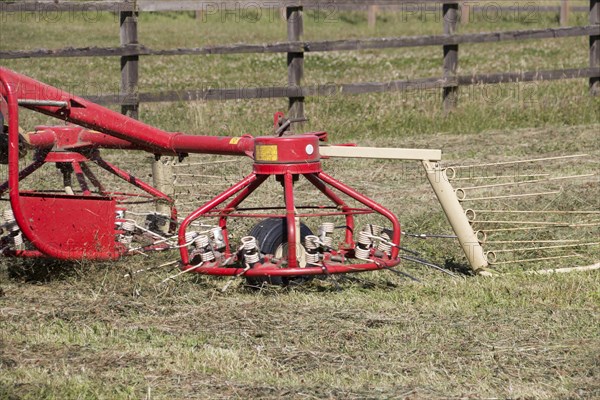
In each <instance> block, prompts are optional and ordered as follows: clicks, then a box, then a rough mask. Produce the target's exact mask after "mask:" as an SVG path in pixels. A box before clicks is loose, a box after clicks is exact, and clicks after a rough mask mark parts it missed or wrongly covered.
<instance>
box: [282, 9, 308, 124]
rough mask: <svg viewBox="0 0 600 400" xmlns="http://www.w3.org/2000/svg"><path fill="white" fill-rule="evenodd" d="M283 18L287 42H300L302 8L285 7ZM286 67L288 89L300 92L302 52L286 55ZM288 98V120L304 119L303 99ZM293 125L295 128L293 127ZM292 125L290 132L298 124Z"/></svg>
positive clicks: (302, 65)
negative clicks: (285, 23)
mask: <svg viewBox="0 0 600 400" xmlns="http://www.w3.org/2000/svg"><path fill="white" fill-rule="evenodd" d="M285 16H286V19H287V36H288V41H290V42H297V41H301V40H302V36H303V34H304V23H303V20H302V7H286V9H285ZM287 65H288V87H289V88H290V89H291V88H294V89H297V90H298V92H299V91H300V85H301V83H302V77H303V75H304V52H299V53H287ZM298 94H299V96H291V97H289V109H288V117H289V118H304V97H303V96H302V95H301V93H298ZM294 125H295V126H294ZM294 125H292V130H293V129H294V128H295V127H299V124H294Z"/></svg>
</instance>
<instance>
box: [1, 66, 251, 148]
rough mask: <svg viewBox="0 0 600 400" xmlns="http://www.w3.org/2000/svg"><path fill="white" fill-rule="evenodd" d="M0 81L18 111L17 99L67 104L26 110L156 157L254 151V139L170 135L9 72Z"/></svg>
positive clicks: (33, 106) (30, 107)
mask: <svg viewBox="0 0 600 400" xmlns="http://www.w3.org/2000/svg"><path fill="white" fill-rule="evenodd" d="M0 78H1V79H2V81H3V86H4V91H3V92H2V94H4V95H7V96H8V93H7V92H8V90H10V91H11V92H12V96H13V97H14V98H13V100H14V107H17V99H20V100H45V101H56V102H65V103H66V104H67V106H66V107H59V106H41V105H26V106H25V107H27V108H29V109H32V110H35V111H38V112H40V113H42V114H46V115H50V116H53V117H56V118H58V119H60V120H63V121H67V122H71V123H74V124H76V125H79V126H83V127H86V128H89V129H93V130H97V131H100V132H102V133H105V134H108V135H110V136H114V137H116V138H119V139H122V140H124V141H127V142H130V143H133V144H135V145H136V146H139V148H140V149H143V150H146V151H150V152H153V153H161V154H163V153H164V154H167V153H168V154H178V153H205V154H221V155H247V154H251V153H252V151H253V150H254V139H253V138H252V137H251V136H242V137H225V136H204V135H198V136H195V135H184V134H182V133H169V132H166V131H163V130H162V129H158V128H155V127H153V126H150V125H146V124H144V123H143V122H140V121H137V120H135V119H132V118H129V117H127V116H124V115H122V114H119V113H118V112H116V111H112V110H109V109H108V108H105V107H102V106H99V105H97V104H95V103H92V102H91V101H88V100H85V99H83V98H81V97H77V96H74V95H71V94H70V93H68V92H65V91H62V90H60V89H57V88H55V87H53V86H50V85H46V84H44V83H41V82H38V81H36V80H34V79H31V78H29V77H27V76H24V75H21V74H18V73H16V72H14V71H11V70H9V69H6V68H0ZM9 108H10V106H9ZM15 112H16V111H15ZM17 134H18V132H17ZM45 140H46V141H48V138H47V137H45Z"/></svg>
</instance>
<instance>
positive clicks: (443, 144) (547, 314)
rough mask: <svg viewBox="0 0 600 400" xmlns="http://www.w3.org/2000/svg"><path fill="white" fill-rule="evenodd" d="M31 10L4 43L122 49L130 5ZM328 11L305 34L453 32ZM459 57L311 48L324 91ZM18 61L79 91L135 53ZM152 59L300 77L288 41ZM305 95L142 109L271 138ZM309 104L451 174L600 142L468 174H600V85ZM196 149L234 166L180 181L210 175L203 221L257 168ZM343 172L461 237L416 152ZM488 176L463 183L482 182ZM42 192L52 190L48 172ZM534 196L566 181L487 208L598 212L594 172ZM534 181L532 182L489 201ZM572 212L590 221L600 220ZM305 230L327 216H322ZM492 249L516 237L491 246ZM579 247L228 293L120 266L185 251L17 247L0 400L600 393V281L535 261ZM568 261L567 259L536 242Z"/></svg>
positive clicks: (481, 89) (581, 41)
mask: <svg viewBox="0 0 600 400" xmlns="http://www.w3.org/2000/svg"><path fill="white" fill-rule="evenodd" d="M554 3H556V2H554ZM554 3H552V4H554ZM511 4H512V3H511ZM544 4H550V3H549V2H548V3H546V2H545V3H544ZM586 4H587V3H586ZM517 16H518V15H517ZM34 17H35V16H34V15H27V16H20V15H12V16H11V17H10V18H5V19H2V20H1V25H0V48H1V49H2V50H5V49H34V48H59V47H63V46H73V47H80V46H92V45H95V46H114V45H117V44H118V19H116V17H115V16H114V15H111V14H98V15H95V14H94V15H93V16H92V15H88V16H87V17H88V21H84V20H83V17H82V16H74V17H73V18H74V19H73V20H72V21H70V23H69V26H68V28H65V25H64V24H60V23H56V22H51V21H43V20H39V19H37V20H36V19H35V18H34ZM67 17H68V16H63V18H67ZM89 17H93V21H90V20H89ZM324 17H325V15H322V14H320V15H317V14H314V13H312V12H308V13H307V16H306V21H305V22H306V27H305V38H306V39H307V40H326V39H332V40H333V39H340V38H348V37H353V38H360V37H366V36H373V37H383V36H399V35H420V34H439V33H441V21H439V20H435V19H434V18H431V16H429V17H422V16H421V17H419V16H408V15H407V14H404V15H403V14H401V13H382V14H380V15H379V17H378V21H377V26H376V28H375V29H374V30H371V29H369V28H368V26H367V22H366V17H365V14H364V13H360V12H353V13H339V14H338V15H336V19H335V21H334V22H331V23H328V22H325V20H324ZM571 23H572V24H575V25H585V24H587V22H586V20H585V15H584V14H575V13H574V14H572V15H571ZM549 26H554V27H555V26H558V20H557V18H556V16H555V15H551V14H540V15H539V18H536V19H534V20H527V21H525V20H523V18H515V16H514V15H512V16H511V15H504V16H503V18H501V19H499V20H497V21H493V22H491V21H489V20H486V19H485V18H481V16H479V17H478V16H477V15H476V16H475V19H474V21H472V22H471V23H470V24H468V25H466V26H461V27H460V31H461V32H478V31H493V30H509V29H510V30H512V29H530V28H533V27H539V28H543V27H549ZM284 40H285V23H283V22H282V21H280V20H277V19H273V20H272V21H270V20H268V19H267V20H261V22H260V23H253V24H250V23H248V22H247V21H246V22H244V21H240V22H239V23H231V21H230V22H226V23H223V22H222V21H221V20H219V16H218V15H210V16H208V20H207V21H204V22H202V21H197V20H194V19H193V18H192V17H191V14H190V13H152V14H150V13H147V14H144V15H142V16H141V18H140V41H141V43H143V44H145V45H147V46H149V47H152V48H169V47H198V46H207V45H214V44H227V43H229V44H231V43H239V42H249V43H263V42H274V41H284ZM587 46H588V44H587V40H586V39H585V38H568V39H556V40H545V41H535V40H533V41H524V42H507V43H502V44H489V45H464V46H461V48H460V73H461V74H470V73H493V72H502V71H509V70H510V71H526V70H545V69H556V68H578V67H585V66H587V65H588V62H589V61H588V53H587V51H588V50H587V49H588V48H587ZM441 56H442V54H441V49H440V48H437V47H430V48H407V49H399V50H384V51H372V50H369V51H358V52H332V53H314V54H307V55H306V59H305V64H306V71H305V83H306V84H308V85H317V84H325V83H328V82H335V83H351V82H360V81H388V80H397V79H411V78H418V77H432V76H440V75H441V73H442V67H441ZM2 66H6V67H8V68H12V69H14V70H16V71H18V72H20V73H23V74H25V75H31V76H32V77H34V78H37V79H39V80H42V81H44V82H47V83H49V84H52V85H56V86H58V87H61V88H67V89H69V90H72V91H73V92H75V93H78V94H89V95H95V94H108V93H114V92H116V91H118V77H119V61H118V59H117V58H95V59H84V58H82V59H77V58H73V59H34V60H3V61H2ZM140 67H141V72H140V90H141V91H144V92H146V91H147V92H154V91H159V90H171V89H184V88H207V87H221V88H240V87H241V88H243V87H254V86H261V85H284V84H286V82H287V78H286V60H285V55H283V54H280V55H253V54H248V55H235V56H233V55H232V56H204V57H191V56H189V57H188V56H185V57H142V59H141V62H140ZM286 107H287V100H285V99H272V100H249V101H224V102H195V103H170V104H167V103H162V104H143V105H142V107H141V119H142V120H143V121H145V122H147V123H150V124H152V125H156V126H159V127H161V128H163V129H166V130H170V131H182V132H188V133H196V134H219V135H231V136H239V135H241V134H244V133H250V134H252V135H263V134H270V132H271V123H272V118H271V115H272V114H273V112H275V111H279V110H285V109H286ZM306 114H307V116H308V117H309V118H310V121H309V122H308V123H307V124H306V129H307V130H323V129H325V130H327V131H328V132H329V134H330V140H331V141H332V142H333V143H344V142H358V143H360V144H361V145H373V146H389V147H416V148H441V149H442V150H443V153H444V165H446V166H448V165H454V166H455V165H473V164H481V163H490V162H503V161H507V160H520V159H528V158H542V157H553V156H560V155H570V154H587V156H585V157H582V158H580V159H572V160H555V161H547V162H544V163H534V164H531V165H527V166H514V165H512V166H505V167H496V168H493V167H480V168H469V169H467V170H465V174H466V175H465V174H463V175H461V176H462V177H468V176H469V174H474V175H483V176H487V177H490V176H495V175H498V174H506V175H526V176H533V175H534V174H539V173H547V174H550V176H565V175H577V174H585V173H590V172H592V173H593V172H595V173H597V172H598V171H599V170H600V166H599V164H598V159H599V156H600V146H599V144H600V143H599V139H598V133H597V132H598V131H599V130H600V100H599V99H598V98H592V97H590V96H589V95H588V92H587V81H586V80H584V79H576V80H569V81H555V82H543V83H535V82H534V83H514V84H505V85H489V86H476V87H465V88H461V91H460V99H459V105H458V108H457V109H456V110H455V111H453V112H452V113H450V114H445V113H444V111H443V110H442V106H441V100H440V93H439V91H438V90H414V91H409V92H397V93H385V94H368V95H362V96H344V95H341V94H338V95H334V96H320V97H313V98H308V99H307V101H306ZM22 115H23V119H22V121H21V123H22V125H23V127H24V128H25V129H32V127H33V126H34V125H35V124H39V123H47V122H49V121H48V119H47V118H46V117H43V116H39V115H34V114H31V113H26V112H24V113H23V114H22ZM106 156H107V158H109V159H110V160H112V161H114V162H117V163H119V164H120V165H124V166H125V167H127V168H128V169H130V170H131V171H132V172H134V173H135V174H136V175H138V176H139V177H142V178H146V179H150V177H149V172H150V170H149V167H148V165H149V160H150V158H151V156H150V155H147V154H132V153H125V152H119V151H114V152H107V154H106ZM191 160H192V161H194V162H203V161H206V162H211V161H216V160H230V161H233V162H231V163H227V164H222V165H214V164H207V165H206V166H199V167H195V168H193V169H187V170H184V171H183V172H194V173H199V174H205V175H218V176H220V177H221V178H219V179H210V178H201V179H198V178H190V177H183V176H180V177H178V182H180V183H193V184H194V185H195V186H194V187H192V189H191V193H186V191H185V190H180V191H178V193H177V199H178V201H179V202H180V203H186V202H190V201H191V200H192V198H193V204H185V205H181V207H180V208H181V211H183V212H184V214H185V212H187V211H191V209H192V208H193V207H195V206H197V205H199V203H201V202H203V201H205V200H207V199H209V198H211V197H212V196H213V195H214V194H215V193H217V192H218V191H219V190H222V189H224V188H225V187H227V185H229V184H231V183H232V182H235V181H236V180H237V179H239V178H240V177H241V176H243V175H245V174H247V172H248V171H249V169H250V168H251V163H250V160H242V161H240V160H238V159H235V158H225V157H217V156H207V155H196V156H192V157H191ZM324 168H325V170H326V172H328V173H330V174H331V175H333V176H335V177H336V178H339V179H340V180H341V181H343V182H346V183H348V184H350V185H351V186H353V187H356V188H357V189H358V190H359V191H361V192H362V193H365V194H366V195H368V196H371V197H373V198H374V199H375V200H376V201H378V202H380V203H382V204H384V205H385V206H387V207H389V208H390V209H391V210H392V211H393V212H394V213H396V214H397V215H399V217H400V220H401V222H402V225H403V229H405V230H407V231H409V232H429V233H431V232H433V233H448V232H449V230H450V227H449V226H448V224H447V222H446V220H445V217H444V215H443V213H442V212H441V210H440V209H439V206H438V204H437V202H436V201H435V199H434V197H433V194H432V192H431V189H430V188H429V187H428V186H427V182H426V181H425V179H424V176H423V173H422V171H421V167H420V166H419V165H418V164H416V163H410V162H397V163H389V162H384V161H379V160H367V161H364V160H363V161H357V160H336V161H334V160H329V161H326V162H325V167H324ZM2 171H3V172H4V171H5V169H2ZM44 172H45V173H46V175H43V179H44V180H45V184H49V183H51V182H53V181H52V180H51V179H50V178H49V177H50V174H53V173H54V172H55V171H54V170H53V167H52V168H47V171H44ZM486 183H490V182H489V181H488V180H475V181H466V182H465V181H455V182H453V184H454V185H455V186H459V185H460V186H463V187H464V186H467V185H471V184H473V185H482V184H486ZM26 184H27V185H30V186H31V187H35V185H39V184H40V179H39V180H37V181H36V180H35V179H30V180H28V181H26ZM113 184H115V185H116V182H112V183H111V187H112V185H113ZM535 189H536V190H540V191H542V190H544V191H545V190H547V191H554V190H560V193H558V194H555V195H551V196H543V197H540V198H537V197H536V198H527V199H522V200H519V201H516V202H513V201H509V200H500V201H494V202H481V203H476V204H473V205H469V207H471V206H472V207H473V208H478V209H508V210H515V209H516V210H555V209H562V210H590V211H597V210H600V203H599V199H600V193H599V185H598V177H597V175H596V176H594V177H586V178H580V179H572V180H567V181H556V182H545V183H542V184H540V185H539V186H535ZM523 190H528V188H523V187H519V188H515V189H502V190H500V191H496V190H493V189H485V190H481V191H480V193H481V194H483V195H485V194H510V193H519V191H523ZM297 194H298V200H299V201H309V200H312V199H313V197H314V193H313V192H311V191H309V190H308V187H307V186H306V185H305V184H303V183H302V182H300V183H299V185H298V193H297ZM281 201H282V198H281V190H280V187H279V186H278V185H277V184H275V183H274V182H269V183H268V184H266V185H265V186H264V188H261V190H259V191H258V192H257V194H256V196H254V197H252V198H250V199H248V205H249V206H257V205H265V204H271V203H272V204H279V203H280V202H281ZM478 215H482V216H484V217H486V218H487V217H489V218H488V219H492V218H494V217H495V216H494V215H493V214H490V215H486V214H485V213H478ZM537 217H538V216H537V215H528V216H526V217H525V216H524V217H522V218H523V219H525V218H528V219H534V218H537ZM519 218H521V217H519ZM544 218H545V219H547V220H548V221H555V222H556V221H564V220H565V219H564V218H563V217H560V216H552V215H547V216H544ZM567 219H568V222H570V223H586V222H588V223H589V222H595V221H597V219H598V218H596V216H593V217H590V216H570V217H568V218H567ZM363 222H364V221H363V219H360V224H362V223H363ZM252 223H253V222H252V221H240V222H239V224H238V225H237V227H236V228H235V234H236V235H240V234H244V233H245V232H247V231H248V229H249V228H250V226H251V225H252ZM307 223H308V224H309V226H311V227H312V228H313V230H314V229H316V228H315V226H314V225H315V224H316V222H314V221H307ZM489 228H493V226H489ZM598 235H599V232H598V227H597V226H592V227H586V228H580V229H574V230H561V229H546V230H543V231H538V232H533V233H529V234H527V235H526V234H523V233H519V232H513V233H508V234H500V233H497V234H494V235H490V237H489V239H490V240H494V241H499V240H500V241H502V240H531V239H538V240H554V239H568V240H576V239H577V240H583V241H586V242H591V241H595V240H596V238H597V237H598ZM404 245H405V246H407V247H408V248H410V249H413V250H416V251H419V252H420V253H422V254H423V255H424V256H425V257H426V258H428V259H430V260H432V261H434V262H436V263H438V264H441V265H445V266H447V267H448V268H458V269H459V270H460V269H464V266H465V260H464V255H463V254H462V253H461V251H460V249H459V247H458V245H457V243H455V242H454V241H439V240H438V241H434V240H419V239H411V238H408V237H407V238H405V239H404ZM485 247H486V250H497V249H499V248H502V246H498V245H496V244H494V245H492V244H491V243H489V244H487V245H486V246H485ZM576 253H577V256H578V257H575V258H569V259H559V260H554V261H547V262H539V263H534V264H531V263H529V264H525V265H520V264H517V265H514V264H508V265H506V266H502V267H499V268H498V269H500V270H501V271H503V272H505V274H503V275H500V276H496V277H494V278H484V277H473V276H467V275H461V277H460V278H458V279H454V278H451V277H448V276H446V275H442V274H440V273H437V272H435V271H432V270H428V269H425V268H423V267H419V266H416V265H412V264H409V263H405V264H404V265H403V267H402V268H403V270H404V271H406V272H408V273H410V274H411V275H413V276H415V277H417V278H418V279H420V280H421V283H413V282H411V281H409V280H404V279H402V278H401V277H399V276H397V275H394V274H392V273H390V272H388V271H380V272H375V273H369V274H363V275H356V276H343V277H339V278H337V279H329V280H325V281H313V282H311V283H309V284H306V285H303V286H299V287H290V288H277V287H264V288H263V289H262V290H260V291H255V290H249V289H247V288H245V287H244V286H243V285H242V282H241V281H237V280H236V281H234V283H233V284H232V285H231V286H230V287H229V289H228V290H227V291H225V292H222V291H221V289H222V288H223V287H224V286H225V284H226V283H227V280H223V279H217V278H210V277H198V276H186V275H184V276H182V277H180V278H178V279H177V280H176V281H173V282H169V283H168V284H161V283H160V282H161V281H162V280H163V279H165V278H166V277H167V276H169V275H170V274H172V273H174V272H175V271H173V270H169V269H164V268H163V269H156V270H153V271H150V272H148V273H145V274H139V275H136V276H135V278H134V279H131V278H123V275H124V274H125V273H126V272H127V271H129V270H136V269H139V268H144V267H150V266H154V265H159V264H161V263H162V262H165V261H168V260H171V259H174V258H175V257H176V255H175V254H163V255H157V256H153V257H151V258H137V257H132V258H129V259H127V260H123V261H120V262H118V263H115V264H92V263H89V262H82V263H75V264H68V265H61V264H56V263H49V262H45V261H38V262H23V261H22V260H5V261H2V264H1V266H0V399H39V398H47V399H61V400H62V399H99V398H100V399H141V398H144V399H162V398H164V399H171V398H203V399H204V398H211V399H212V398H243V399H247V398H282V397H291V398H306V397H308V398H311V397H312V398H314V397H316V398H343V399H362V398H410V399H429V398H527V399H529V398H535V399H556V398H574V399H592V398H597V397H599V396H600V386H599V384H598V380H599V377H600V370H599V367H598V365H599V362H598V360H599V357H600V351H599V349H600V335H599V331H598V326H599V325H600V291H599V290H598V288H599V287H600V275H599V274H598V273H597V271H591V272H584V273H573V274H564V275H559V274H555V275H532V274H529V273H527V272H526V271H527V270H533V269H539V268H542V269H546V268H554V267H560V266H572V265H588V264H592V263H595V262H598V257H597V246H596V247H595V248H594V247H591V248H578V249H576ZM557 254H570V253H567V252H565V251H564V250H562V252H555V251H547V252H541V251H540V252H533V253H526V254H525V255H527V256H530V257H540V256H553V255H557ZM515 257H516V255H515ZM513 259H514V258H513Z"/></svg>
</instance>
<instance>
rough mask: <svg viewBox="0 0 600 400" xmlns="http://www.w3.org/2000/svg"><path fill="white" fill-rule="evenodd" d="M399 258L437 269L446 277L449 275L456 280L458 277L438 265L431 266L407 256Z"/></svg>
mask: <svg viewBox="0 0 600 400" xmlns="http://www.w3.org/2000/svg"><path fill="white" fill-rule="evenodd" d="M400 258H402V259H404V260H406V261H412V262H414V263H417V264H422V265H425V266H428V267H431V268H434V269H437V270H438V271H440V272H443V273H445V274H447V275H450V276H451V277H453V278H458V275H456V274H453V273H452V272H450V271H447V270H445V269H444V268H442V267H440V266H439V265H435V264H432V263H430V262H428V261H425V260H421V259H420V258H414V257H409V256H400Z"/></svg>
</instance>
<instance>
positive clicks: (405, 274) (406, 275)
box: [385, 267, 421, 283]
mask: <svg viewBox="0 0 600 400" xmlns="http://www.w3.org/2000/svg"><path fill="white" fill-rule="evenodd" d="M385 269H387V270H388V271H391V272H393V273H395V274H397V275H401V276H404V277H407V278H409V279H411V280H413V281H415V282H419V283H421V280H419V279H417V278H415V277H414V276H412V275H410V274H407V273H406V272H403V271H399V270H397V269H394V268H391V267H385Z"/></svg>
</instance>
